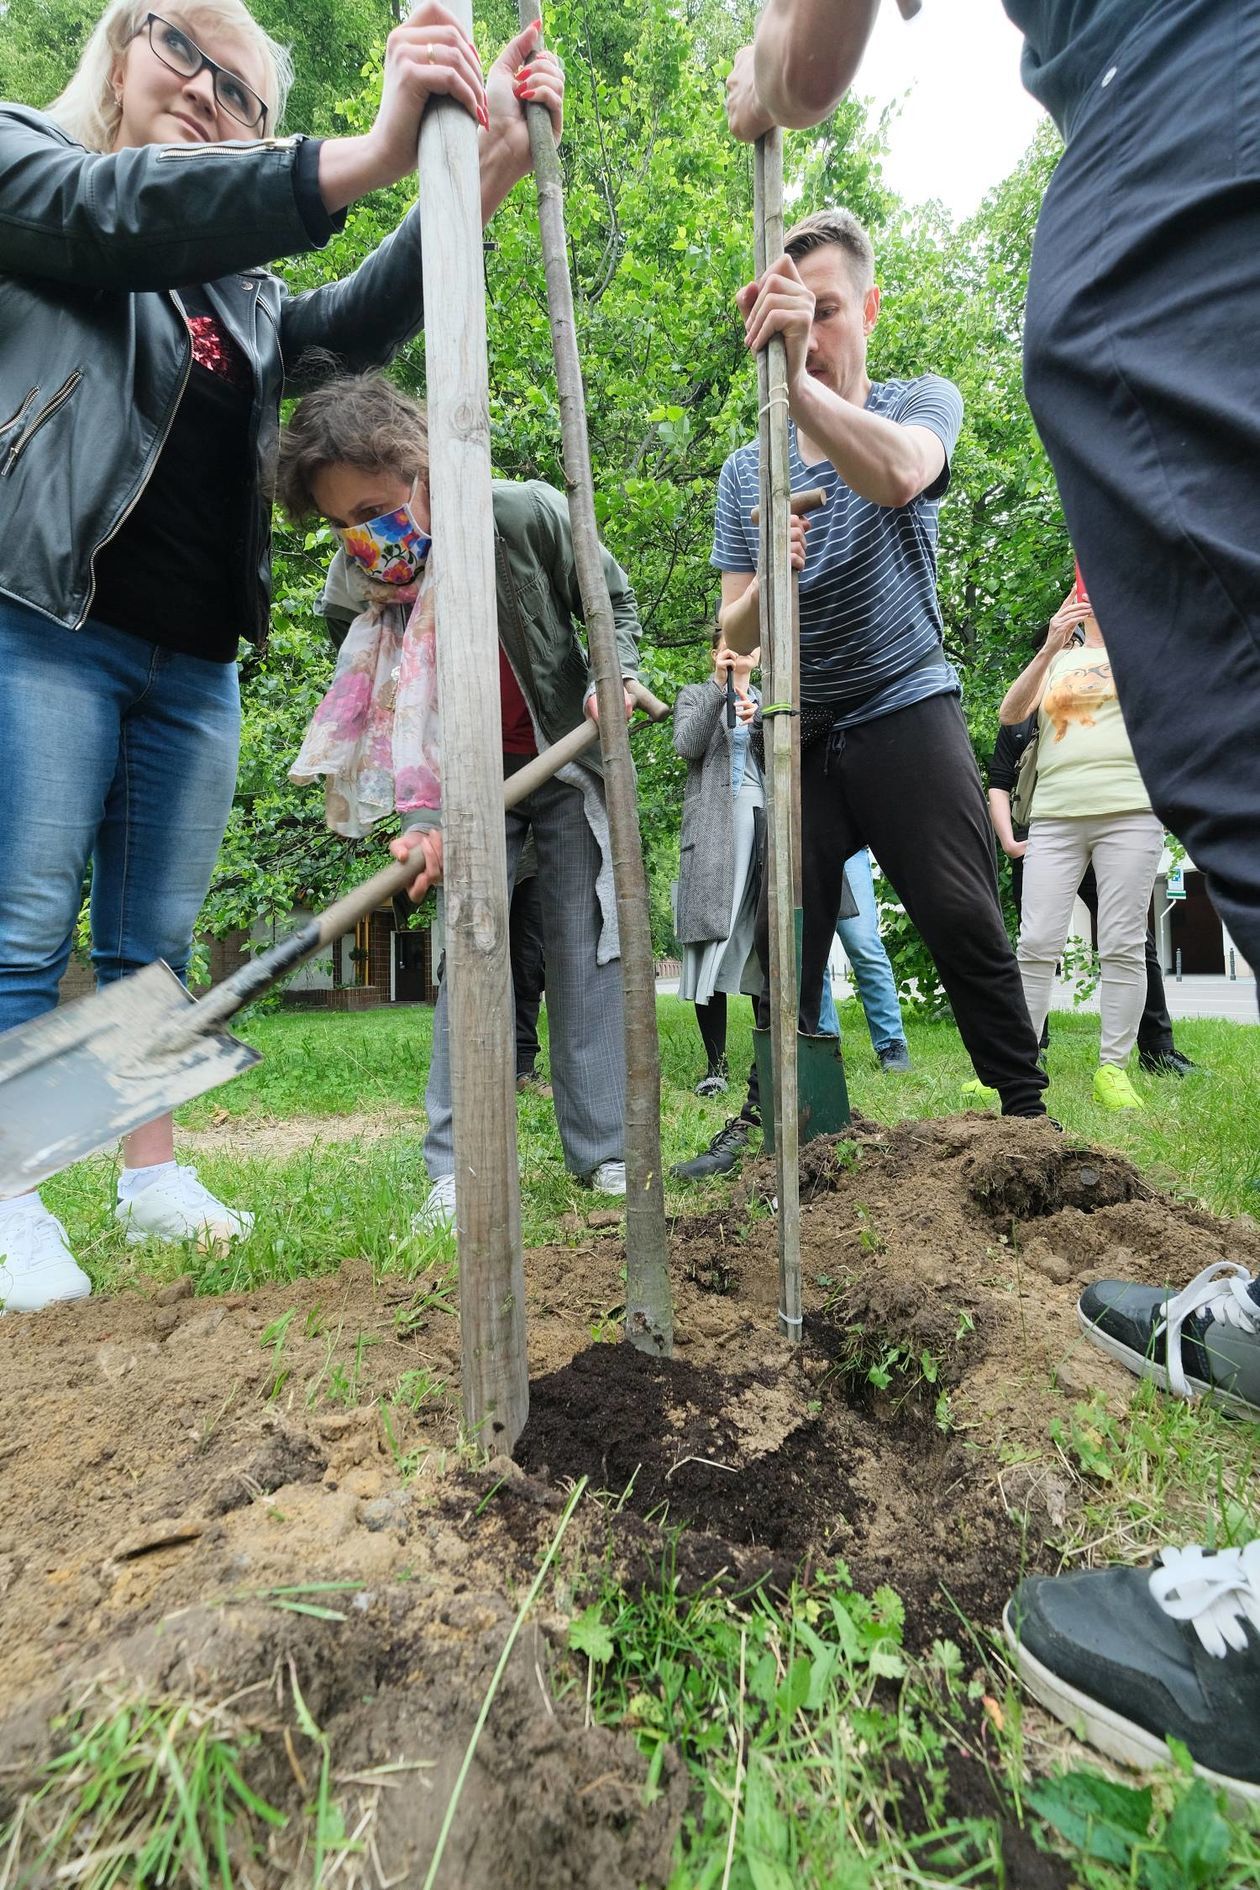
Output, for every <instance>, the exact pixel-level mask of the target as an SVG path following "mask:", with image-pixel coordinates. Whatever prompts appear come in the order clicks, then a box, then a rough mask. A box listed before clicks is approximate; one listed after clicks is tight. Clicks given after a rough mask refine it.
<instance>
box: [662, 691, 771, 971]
mask: <svg viewBox="0 0 1260 1890" xmlns="http://www.w3.org/2000/svg"><path fill="white" fill-rule="evenodd" d="M725 708H726V698H725V696H724V694H723V692H722V691H721V690H720V689H719V688H718V687H717V685H716V683H714V682H712V681H709V682H702V683H688V684H687V685H686V687H685V688H683V689H680V690H679V691H678V694H677V696H676V697H675V698H674V747H675V749H676V750H677V752H678V753H679V754H680V755H681V756H682V758H683V760H684V761H685V762H687V764H688V767H687V785H686V787H685V788H684V789H683V813H682V844H681V847H680V857H679V862H678V912H677V918H676V922H675V930H676V931H677V933H678V942H679V944H680V945H707V944H708V943H709V942H710V940H711V939H719V938H725V937H726V935H727V933H728V932H729V931H730V929H731V905H732V903H733V901H734V898H735V814H734V807H735V803H734V801H733V800H732V798H731V745H730V738H729V736H728V733H727V728H726V716H725V713H724V711H725ZM753 765H754V764H753V762H752V758H751V756H750V757H749V766H750V767H751V766H753Z"/></svg>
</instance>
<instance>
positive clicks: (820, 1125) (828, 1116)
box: [753, 1030, 850, 1155]
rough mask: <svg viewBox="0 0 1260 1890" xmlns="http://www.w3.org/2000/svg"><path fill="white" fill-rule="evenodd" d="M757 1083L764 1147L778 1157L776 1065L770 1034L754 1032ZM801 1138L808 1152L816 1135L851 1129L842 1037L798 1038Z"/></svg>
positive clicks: (798, 1098)
mask: <svg viewBox="0 0 1260 1890" xmlns="http://www.w3.org/2000/svg"><path fill="white" fill-rule="evenodd" d="M753 1052H754V1054H755V1056H756V1058H757V1080H758V1083H759V1085H760V1089H761V1146H762V1148H763V1149H764V1150H765V1151H766V1153H767V1155H773V1154H774V1104H775V1087H774V1063H773V1061H772V1060H771V1056H770V1032H769V1031H768V1030H754V1031H753ZM796 1100H797V1135H798V1138H799V1145H800V1147H801V1148H804V1146H805V1144H806V1143H807V1142H812V1141H813V1140H814V1137H815V1136H816V1135H838V1134H839V1132H840V1130H841V1129H845V1128H847V1127H848V1125H849V1121H850V1116H849V1086H848V1084H847V1083H846V1081H845V1077H844V1057H843V1055H842V1053H841V1049H840V1039H839V1038H838V1037H807V1036H805V1034H804V1033H803V1032H801V1031H798V1032H797V1036H796Z"/></svg>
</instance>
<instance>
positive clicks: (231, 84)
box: [137, 13, 267, 131]
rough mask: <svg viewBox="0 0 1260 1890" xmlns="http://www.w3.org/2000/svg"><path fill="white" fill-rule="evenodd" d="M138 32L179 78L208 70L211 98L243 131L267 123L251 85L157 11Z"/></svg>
mask: <svg viewBox="0 0 1260 1890" xmlns="http://www.w3.org/2000/svg"><path fill="white" fill-rule="evenodd" d="M139 32H140V33H147V34H148V36H149V45H150V48H151V49H152V51H153V53H154V55H155V57H156V58H158V59H160V60H161V61H162V64H163V65H164V66H166V67H167V68H168V69H169V70H170V71H171V72H178V74H179V76H180V78H181V79H195V78H196V77H197V74H198V73H199V72H207V71H208V72H209V74H210V77H211V79H212V81H213V83H214V96H215V100H216V102H217V103H218V104H219V105H221V106H222V108H223V110H224V111H225V112H226V113H227V115H228V117H229V118H234V119H235V120H236V122H237V124H238V125H244V126H245V128H246V130H247V131H261V130H262V128H263V126H264V125H265V124H266V122H267V107H266V106H265V105H264V103H263V101H262V100H261V99H260V98H259V96H258V94H257V92H255V90H254V88H253V86H252V85H246V83H245V81H244V79H238V78H237V76H236V74H235V73H234V72H229V71H228V70H227V68H226V67H225V66H220V65H216V64H215V62H214V60H213V59H207V57H206V55H205V53H203V52H202V50H201V48H200V46H199V45H198V44H197V42H196V40H195V39H190V38H189V37H188V34H187V33H185V32H184V30H183V28H182V27H179V26H172V25H171V22H170V21H169V20H164V19H163V18H162V16H161V14H160V13H150V14H148V15H147V16H146V18H145V21H144V24H143V25H142V26H141V27H140V28H139ZM137 36H138V35H137Z"/></svg>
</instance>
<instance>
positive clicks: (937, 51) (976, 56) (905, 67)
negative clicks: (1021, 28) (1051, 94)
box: [854, 0, 1044, 218]
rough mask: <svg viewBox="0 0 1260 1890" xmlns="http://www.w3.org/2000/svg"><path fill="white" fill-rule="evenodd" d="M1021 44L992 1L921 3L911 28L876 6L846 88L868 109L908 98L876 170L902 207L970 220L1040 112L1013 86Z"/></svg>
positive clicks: (892, 10) (887, 7)
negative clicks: (932, 208) (869, 104)
mask: <svg viewBox="0 0 1260 1890" xmlns="http://www.w3.org/2000/svg"><path fill="white" fill-rule="evenodd" d="M1021 43H1022V42H1021V38H1020V35H1019V34H1018V33H1017V32H1016V30H1015V28H1014V27H1013V26H1012V25H1011V23H1010V21H1009V20H1008V19H1007V17H1006V14H1005V13H1004V12H1003V11H1002V8H1001V5H1000V4H999V0H925V4H924V7H923V11H922V12H921V13H920V14H919V15H918V17H917V18H916V19H913V20H910V21H905V20H903V19H902V18H901V15H900V13H899V12H898V11H897V8H896V7H895V6H894V5H893V3H892V0H885V4H884V5H883V6H882V7H881V8H880V10H879V18H878V20H877V22H876V25H875V31H874V33H873V34H872V36H871V43H870V46H869V48H868V49H867V54H866V58H865V59H864V60H863V62H862V69H861V71H860V72H859V74H858V78H857V83H856V86H855V87H854V90H855V91H857V92H859V93H861V94H862V96H863V97H865V98H868V99H870V100H872V101H873V102H874V105H875V107H876V109H877V110H879V109H881V108H882V107H883V106H885V105H888V104H890V103H891V102H892V101H893V100H895V99H897V98H898V97H899V96H900V95H901V94H902V93H907V92H908V94H909V96H908V97H907V98H905V100H904V102H903V103H902V106H901V110H900V115H899V116H898V117H897V118H896V119H895V120H894V122H893V123H892V125H891V127H890V129H889V155H888V159H887V162H886V166H885V174H886V176H887V179H888V182H889V183H890V184H891V185H892V187H893V189H894V190H896V191H897V192H898V193H899V194H900V195H901V196H903V197H905V198H906V199H907V200H908V201H909V202H911V203H921V202H925V201H926V200H927V199H928V198H930V197H938V198H940V200H941V201H942V202H943V203H944V204H945V206H946V208H947V209H948V210H949V211H950V212H951V213H952V214H953V216H954V217H956V218H958V217H965V216H969V215H970V214H971V212H972V211H973V210H975V209H976V208H977V207H978V205H979V203H980V200H981V198H982V197H983V196H984V194H985V192H986V191H987V190H989V189H991V188H992V186H993V185H994V184H996V183H997V182H998V181H999V179H1001V178H1003V177H1005V176H1006V174H1007V172H1008V171H1010V170H1011V169H1012V168H1013V167H1014V165H1015V164H1016V163H1017V162H1018V160H1019V159H1020V158H1021V157H1022V155H1023V153H1024V152H1025V150H1026V149H1027V148H1028V144H1029V142H1030V140H1031V138H1032V135H1033V133H1034V132H1035V130H1036V129H1037V126H1038V124H1039V123H1040V121H1041V119H1042V118H1043V117H1044V113H1043V112H1042V110H1041V107H1040V106H1039V105H1037V104H1035V103H1034V101H1033V100H1032V99H1031V98H1029V96H1028V94H1027V93H1026V92H1025V90H1024V88H1023V86H1022V85H1021V84H1020V82H1019V51H1020V45H1021Z"/></svg>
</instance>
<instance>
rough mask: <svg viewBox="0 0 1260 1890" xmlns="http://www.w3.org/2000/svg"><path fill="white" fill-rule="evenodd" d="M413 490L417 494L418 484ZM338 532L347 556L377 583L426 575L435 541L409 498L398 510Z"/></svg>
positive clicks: (406, 581) (405, 581)
mask: <svg viewBox="0 0 1260 1890" xmlns="http://www.w3.org/2000/svg"><path fill="white" fill-rule="evenodd" d="M411 490H412V496H413V497H414V495H415V487H414V486H413V487H412V488H411ZM337 536H338V538H340V540H341V542H342V545H343V546H344V548H345V553H346V556H347V558H350V559H351V560H352V561H353V562H354V563H355V564H357V565H358V567H359V569H360V570H361V571H362V572H363V573H364V575H365V576H366V577H370V578H373V579H375V581H376V582H377V583H378V584H398V585H404V584H414V583H415V582H416V580H417V578H419V577H421V576H422V575H423V572H424V567H425V563H426V561H427V559H428V556H429V552H430V549H431V548H432V545H433V540H432V539H431V538H430V536H429V534H428V532H425V531H422V530H421V529H420V527H419V525H417V523H416V520H415V515H414V514H413V512H412V510H411V501H410V500H408V502H407V504H406V505H400V506H399V507H398V510H397V511H396V512H382V513H381V515H380V517H379V518H370V519H367V520H366V521H365V522H364V523H363V524H362V525H347V526H345V527H344V528H343V529H341V530H339V531H338V533H337Z"/></svg>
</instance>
